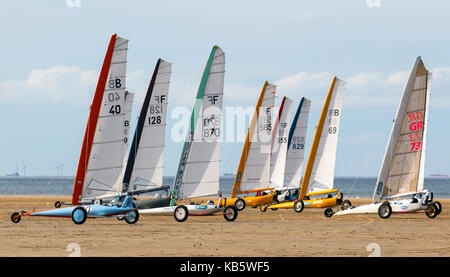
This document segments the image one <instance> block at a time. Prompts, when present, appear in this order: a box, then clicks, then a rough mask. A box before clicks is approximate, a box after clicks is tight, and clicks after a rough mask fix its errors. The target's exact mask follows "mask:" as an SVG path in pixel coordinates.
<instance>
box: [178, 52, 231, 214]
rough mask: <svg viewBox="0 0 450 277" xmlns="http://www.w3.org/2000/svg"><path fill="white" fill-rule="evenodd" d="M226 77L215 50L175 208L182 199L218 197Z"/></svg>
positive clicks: (221, 58)
mask: <svg viewBox="0 0 450 277" xmlns="http://www.w3.org/2000/svg"><path fill="white" fill-rule="evenodd" d="M224 74H225V54H224V52H223V51H222V49H220V48H219V47H218V46H214V47H213V48H212V50H211V53H210V55H209V58H208V61H207V63H206V66H205V69H204V71H203V75H202V79H201V81H200V85H199V89H198V91H197V95H196V97H195V101H194V106H193V109H192V113H191V117H190V121H189V129H188V132H187V135H186V139H185V142H184V145H183V150H182V152H181V156H180V161H179V164H178V170H177V174H176V177H175V181H174V184H173V186H172V191H171V195H170V198H171V201H170V202H171V203H170V205H171V206H173V205H174V204H175V200H176V199H179V198H187V197H196V196H205V195H212V194H217V193H218V190H219V175H220V168H219V167H220V138H221V126H222V99H223V84H224ZM199 119H200V120H199Z"/></svg>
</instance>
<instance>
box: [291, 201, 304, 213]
mask: <svg viewBox="0 0 450 277" xmlns="http://www.w3.org/2000/svg"><path fill="white" fill-rule="evenodd" d="M304 207H305V204H304V203H303V200H300V199H298V200H295V202H294V211H295V212H297V213H301V212H302V211H303V208H304Z"/></svg>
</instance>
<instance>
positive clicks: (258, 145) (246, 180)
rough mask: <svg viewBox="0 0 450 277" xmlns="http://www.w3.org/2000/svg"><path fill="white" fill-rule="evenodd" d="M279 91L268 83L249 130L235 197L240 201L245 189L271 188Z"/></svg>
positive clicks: (238, 172) (235, 188)
mask: <svg viewBox="0 0 450 277" xmlns="http://www.w3.org/2000/svg"><path fill="white" fill-rule="evenodd" d="M275 92H276V86H275V85H272V84H269V83H268V82H267V81H266V82H265V83H264V86H263V88H262V91H261V93H260V95H259V98H258V102H257V103H256V107H255V112H254V113H253V117H252V120H251V122H250V126H249V128H248V131H247V136H246V138H245V142H244V147H243V149H242V154H241V159H240V160H239V167H238V170H237V172H236V177H235V179H234V184H233V190H232V192H231V198H236V195H237V194H238V193H239V191H240V190H241V187H243V188H245V190H251V189H254V188H267V187H269V180H270V146H271V142H272V109H273V105H274V102H275Z"/></svg>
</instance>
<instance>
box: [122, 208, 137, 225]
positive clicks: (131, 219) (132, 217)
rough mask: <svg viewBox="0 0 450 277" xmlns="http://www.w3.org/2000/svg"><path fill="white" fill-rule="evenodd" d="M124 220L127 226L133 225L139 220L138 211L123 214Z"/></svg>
mask: <svg viewBox="0 0 450 277" xmlns="http://www.w3.org/2000/svg"><path fill="white" fill-rule="evenodd" d="M124 219H125V221H126V222H127V223H128V224H135V223H136V222H138V220H139V212H138V210H135V211H131V212H129V213H127V214H125V216H124Z"/></svg>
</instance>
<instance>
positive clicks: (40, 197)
mask: <svg viewBox="0 0 450 277" xmlns="http://www.w3.org/2000/svg"><path fill="white" fill-rule="evenodd" d="M53 178H54V176H52V177H51V178H50V179H49V180H48V182H47V185H45V188H44V193H45V192H46V191H47V188H48V185H49V184H50V182H51V181H52V180H53ZM41 188H42V187H41ZM41 191H42V189H41ZM41 199H42V192H41V194H40V195H39V198H38V201H37V202H36V203H40V202H41ZM35 210H36V207H34V208H33V212H34V211H35Z"/></svg>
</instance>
